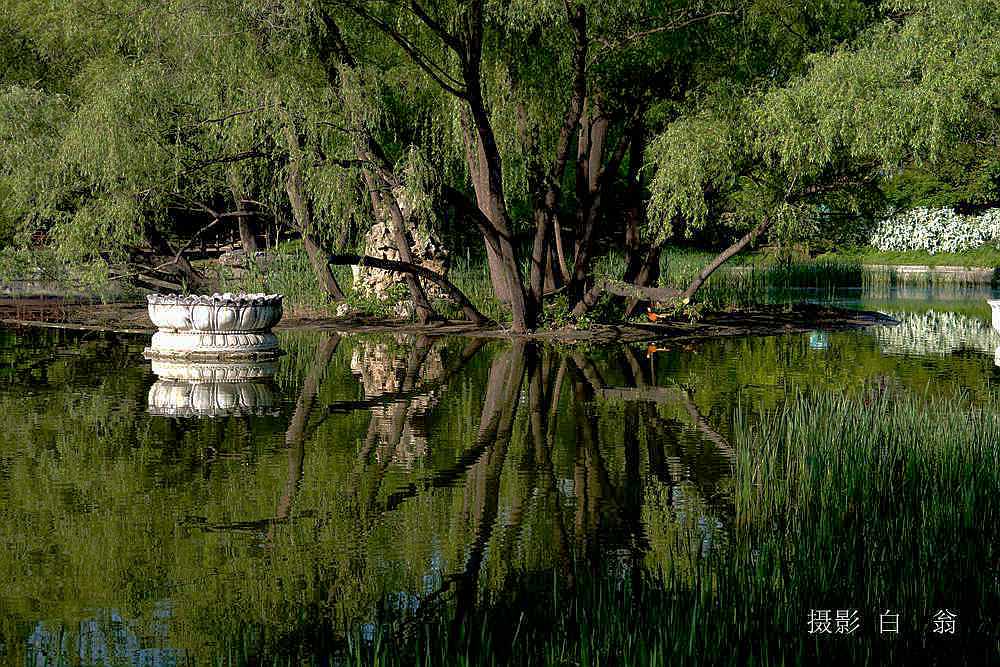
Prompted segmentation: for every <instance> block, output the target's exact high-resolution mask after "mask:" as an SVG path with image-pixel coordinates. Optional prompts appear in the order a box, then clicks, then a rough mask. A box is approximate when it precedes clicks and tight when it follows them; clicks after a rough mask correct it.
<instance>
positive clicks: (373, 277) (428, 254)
mask: <svg viewBox="0 0 1000 667" xmlns="http://www.w3.org/2000/svg"><path fill="white" fill-rule="evenodd" d="M399 199H400V202H401V207H402V209H403V214H404V217H405V220H406V222H405V224H406V233H407V236H408V237H409V238H410V240H411V243H410V253H411V254H412V255H413V261H414V262H415V263H416V264H419V265H420V266H423V267H426V268H428V269H430V270H431V271H434V272H435V273H440V274H442V275H447V274H448V267H449V253H448V251H447V250H446V249H445V247H444V244H443V243H442V242H441V240H440V239H439V238H437V236H435V235H434V233H433V232H431V231H430V230H429V229H428V228H427V226H426V225H423V224H420V223H419V222H418V221H417V220H415V219H414V218H413V216H411V215H410V212H411V211H410V206H408V205H407V203H406V201H405V200H404V198H403V197H399ZM382 218H383V219H381V220H379V221H378V222H376V223H375V224H374V225H372V227H371V229H369V230H368V233H367V234H366V235H365V247H364V254H366V255H370V256H371V257H378V258H379V259H388V260H393V261H397V262H398V261H400V259H401V258H400V256H399V252H398V251H397V250H396V243H395V241H394V240H393V235H392V227H391V224H390V223H389V222H388V221H387V220H386V219H387V216H382ZM420 284H421V285H422V286H423V288H424V291H425V292H426V293H427V298H429V299H431V300H432V301H433V300H435V299H443V300H449V299H450V296H449V295H448V294H447V292H445V291H443V290H442V289H441V288H440V287H438V286H437V285H436V284H435V283H433V282H430V281H428V280H426V279H424V278H420ZM404 285H405V278H404V276H403V274H400V273H395V272H393V271H383V270H382V269H376V268H372V267H370V266H360V267H358V266H356V267H354V287H355V289H356V290H357V291H358V292H359V293H360V294H361V295H363V296H365V297H368V298H372V299H376V300H378V301H390V300H396V299H398V298H399V293H400V291H401V290H400V287H399V286H404ZM404 289H405V288H404ZM404 293H405V292H404ZM407 302H409V299H407Z"/></svg>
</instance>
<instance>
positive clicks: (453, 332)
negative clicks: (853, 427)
mask: <svg viewBox="0 0 1000 667" xmlns="http://www.w3.org/2000/svg"><path fill="white" fill-rule="evenodd" d="M896 323H897V322H896V321H895V320H893V319H892V318H890V317H887V316H886V315H882V314H881V313H875V312H868V311H858V310H844V309H840V308H830V307H826V306H817V305H812V304H801V305H795V306H790V307H785V306H776V307H761V308H756V309H753V310H744V311H739V312H724V313H709V314H707V315H705V317H703V318H702V319H701V320H699V321H698V322H687V321H679V320H677V321H673V320H663V319H662V318H661V319H660V320H659V321H657V322H655V323H654V322H640V323H632V322H628V323H622V324H594V325H591V326H590V327H589V328H587V329H577V328H571V327H567V328H562V329H556V330H546V331H539V332H537V333H534V334H532V335H531V336H530V338H534V339H538V340H549V341H553V342H559V343H588V342H589V343H605V342H626V343H628V342H644V341H654V340H664V339H670V340H678V341H685V340H696V339H703V338H716V337H720V336H742V335H769V334H778V333H794V332H805V331H812V330H816V329H820V330H825V331H835V330H843V329H856V328H861V327H867V326H873V325H892V324H896ZM0 324H3V325H4V326H13V327H16V326H22V327H27V326H34V327H50V328H60V329H77V330H84V331H108V332H113V333H134V334H152V333H153V332H154V331H155V329H154V328H153V326H152V324H151V323H150V321H149V317H148V316H147V313H146V305H145V304H144V303H110V304H92V303H81V302H72V301H67V300H65V299H52V298H33V299H0ZM288 329H312V330H325V331H339V332H344V333H366V332H370V333H376V332H395V333H420V334H425V335H430V336H470V337H477V338H507V337H511V336H512V334H511V333H510V331H509V330H507V329H505V328H503V327H497V326H494V327H487V328H483V327H475V326H472V325H470V324H468V323H466V322H461V321H449V322H442V323H439V324H436V325H433V326H420V325H417V324H415V323H412V322H404V321H400V320H385V319H378V318H358V317H351V318H330V317H321V316H318V315H309V314H299V313H293V312H290V313H286V315H285V317H284V319H282V321H281V323H280V324H279V325H278V326H277V327H276V330H278V331H281V330H288Z"/></svg>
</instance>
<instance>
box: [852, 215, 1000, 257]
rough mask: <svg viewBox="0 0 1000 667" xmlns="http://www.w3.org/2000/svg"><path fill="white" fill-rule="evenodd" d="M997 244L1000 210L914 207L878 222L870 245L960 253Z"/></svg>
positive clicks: (999, 234) (999, 228) (999, 233)
mask: <svg viewBox="0 0 1000 667" xmlns="http://www.w3.org/2000/svg"><path fill="white" fill-rule="evenodd" d="M998 241H1000V208H994V209H990V210H988V211H986V212H985V213H983V214H981V215H962V214H960V213H956V212H955V211H953V210H951V209H950V208H939V209H930V208H915V209H913V210H910V211H906V212H904V213H900V214H899V215H894V216H892V217H890V218H885V219H884V220H880V221H879V222H878V223H876V225H875V230H874V231H873V232H872V235H871V239H870V243H871V245H872V246H873V247H875V248H877V249H879V250H926V251H927V252H929V253H930V254H932V255H933V254H935V253H939V252H961V251H963V250H970V249H972V248H978V247H980V246H984V245H986V244H989V243H993V244H996V243H997V242H998Z"/></svg>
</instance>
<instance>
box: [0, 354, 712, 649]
mask: <svg viewBox="0 0 1000 667" xmlns="http://www.w3.org/2000/svg"><path fill="white" fill-rule="evenodd" d="M293 343H294V341H293ZM292 348H293V349H292V354H290V355H289V357H288V358H287V359H285V360H283V361H282V364H283V368H282V370H281V371H280V372H279V373H278V376H277V377H278V385H279V386H280V387H281V389H282V390H283V391H284V392H285V394H286V397H287V396H288V390H289V389H292V388H294V389H293V391H294V392H295V393H294V394H292V397H293V398H294V403H291V402H289V403H287V405H288V409H287V410H285V411H283V413H282V416H280V417H273V416H267V415H265V416H261V415H249V414H243V415H240V414H232V415H226V416H224V417H220V418H218V419H215V420H212V419H205V418H202V419H193V418H189V419H180V418H169V419H168V418H164V417H160V416H156V415H149V414H143V412H142V410H141V407H142V404H143V401H126V402H125V403H122V400H123V398H124V397H125V396H128V395H135V396H141V395H142V383H144V382H148V380H146V379H145V378H146V377H148V376H146V375H144V374H143V371H142V370H141V369H131V370H129V371H128V372H129V373H132V374H134V376H135V377H133V378H132V380H130V381H129V382H125V383H122V382H120V381H116V382H109V383H105V384H101V385H99V386H97V387H96V388H95V387H94V386H90V387H89V388H88V389H86V391H83V392H81V391H80V388H79V386H78V384H79V381H82V382H85V383H86V382H91V383H92V380H90V379H87V380H84V379H83V378H82V377H81V378H80V379H79V381H77V382H76V383H74V382H65V383H58V382H52V383H50V385H48V386H46V387H45V388H44V389H43V393H47V398H46V401H45V402H41V401H38V402H35V403H30V402H29V403H28V404H26V405H23V406H20V410H21V414H22V417H23V415H24V414H25V413H29V412H30V413H31V415H32V416H31V418H32V419H35V420H37V419H38V418H39V414H38V413H43V412H44V411H45V410H47V409H52V408H54V407H56V406H57V405H58V404H59V403H60V402H63V403H65V402H70V403H74V404H79V403H80V401H81V400H83V401H89V402H90V407H91V408H93V412H92V413H86V412H85V411H81V410H76V411H75V412H74V413H73V414H72V416H71V422H70V423H66V424H63V425H62V426H63V429H64V430H63V431H62V432H61V433H60V432H57V431H34V432H32V433H30V434H29V433H25V434H23V436H24V437H23V440H22V441H21V443H20V449H19V450H18V451H19V452H20V454H17V453H16V452H8V453H7V454H5V455H4V456H0V459H2V458H4V457H6V458H8V459H9V458H10V457H11V456H14V458H15V459H16V460H19V459H17V457H25V459H26V460H28V459H31V457H34V458H35V460H37V459H38V456H40V455H43V453H44V451H46V450H47V449H51V447H52V446H53V444H54V442H55V440H57V439H58V438H60V437H62V438H65V437H70V438H78V439H79V442H80V443H83V442H84V441H86V442H88V446H89V447H91V450H90V454H88V455H87V457H86V458H75V459H72V458H71V459H62V460H56V461H53V465H55V466H57V467H56V468H55V469H54V471H52V476H50V477H48V478H45V479H39V478H38V471H37V469H34V470H33V469H31V468H30V466H29V467H22V468H20V469H19V471H18V472H17V474H16V475H15V477H16V478H17V481H16V482H15V485H16V484H17V483H22V482H23V483H24V484H28V483H32V482H34V483H38V484H42V485H51V484H54V483H57V482H58V484H60V485H61V488H63V489H64V491H63V492H62V495H61V496H59V495H58V494H57V495H55V496H52V497H51V498H50V499H49V500H47V501H46V504H45V506H44V508H41V509H39V508H38V507H31V506H30V504H29V500H30V498H31V497H32V494H31V492H30V491H29V489H28V488H27V487H25V488H15V489H14V490H15V493H14V497H13V505H12V506H10V507H8V508H7V510H6V513H7V514H6V516H8V517H13V518H15V519H16V520H15V521H14V522H13V523H12V524H11V531H14V530H17V529H18V528H17V527H18V526H20V528H21V529H22V530H23V529H24V528H25V527H26V526H31V525H35V526H39V525H43V524H47V525H54V524H61V525H64V526H67V527H68V528H69V530H63V531H57V532H55V533H52V532H45V531H35V532H34V533H32V534H31V535H30V536H29V537H24V536H23V535H22V536H20V537H19V538H18V539H20V540H21V541H26V544H25V548H24V550H23V551H21V552H14V551H12V552H9V553H8V555H7V556H6V559H5V560H6V561H7V562H6V564H5V567H4V571H5V575H4V576H9V574H10V573H13V572H14V571H17V568H18V567H22V566H24V565H25V561H24V560H23V559H21V557H20V556H18V555H17V553H25V554H49V556H44V557H41V561H40V565H36V566H35V567H34V568H23V567H22V569H21V570H20V571H21V572H25V571H30V572H31V573H32V574H29V575H27V577H26V578H25V579H24V581H22V585H21V587H20V589H19V591H18V592H17V593H15V595H24V596H26V597H23V598H22V599H21V600H20V602H22V603H23V602H26V601H27V600H29V599H42V598H44V596H41V594H40V591H42V590H46V589H45V586H44V584H43V582H42V580H43V579H45V578H46V577H50V576H51V573H52V572H54V571H55V570H54V568H55V563H56V562H57V561H63V562H64V564H63V565H62V566H60V567H59V571H60V573H61V574H60V576H61V578H62V582H61V584H62V585H61V587H60V590H61V591H62V592H61V593H60V594H59V595H57V596H55V597H54V598H50V600H51V602H49V603H47V604H46V605H44V610H38V611H42V614H43V615H42V618H45V619H47V620H46V624H45V626H44V627H45V628H46V630H45V631H46V632H47V633H49V634H51V633H52V632H55V631H56V630H54V629H53V628H61V630H60V632H65V633H68V634H69V635H75V634H78V633H77V632H76V629H78V628H79V627H83V626H82V625H80V623H84V624H85V623H86V622H88V618H91V617H90V616H88V615H87V614H86V613H84V614H82V615H80V614H78V612H76V611H74V610H77V609H87V608H89V609H95V608H104V609H121V610H122V611H121V612H118V611H116V612H114V613H115V614H119V613H121V614H122V615H125V614H126V613H127V612H126V610H131V611H130V612H128V613H132V614H133V615H135V616H136V618H137V620H136V621H135V623H133V622H132V621H129V622H128V623H130V624H132V625H135V624H138V626H141V625H142V622H141V619H143V618H146V619H149V618H155V614H153V615H152V616H150V614H152V612H151V611H149V610H144V608H145V605H147V604H148V603H147V602H145V600H151V599H161V600H162V599H169V600H170V605H171V609H172V610H173V611H174V613H175V615H176V618H175V620H174V621H173V623H172V625H171V637H170V638H169V639H168V640H167V644H168V645H170V646H172V647H175V648H176V649H177V650H178V651H182V652H184V654H185V655H210V654H211V653H212V651H213V650H214V649H213V648H212V647H213V646H217V645H219V644H220V643H221V644H224V643H225V642H226V641H228V638H230V637H232V636H236V635H239V633H240V632H242V630H241V627H243V628H245V627H251V628H257V630H254V634H253V636H254V637H255V639H254V640H253V641H252V642H250V645H249V647H248V648H247V650H249V652H250V653H251V654H252V653H255V652H257V653H260V654H261V655H264V654H267V653H269V652H270V651H274V650H277V647H284V648H281V650H282V651H284V650H290V649H289V647H290V646H292V645H295V646H299V648H296V649H295V652H297V651H299V650H306V649H305V648H304V647H306V646H308V647H309V648H308V650H310V651H319V652H323V651H324V650H335V647H336V646H337V645H338V642H339V641H342V640H345V639H346V638H347V637H349V636H351V635H352V634H353V633H356V632H358V631H359V628H369V630H370V629H371V628H372V627H373V625H372V624H373V623H374V624H376V625H378V626H379V627H382V628H396V630H395V631H397V632H404V633H405V632H406V631H407V628H412V627H415V624H416V623H418V622H419V621H420V620H421V619H422V618H426V617H427V615H429V614H434V613H437V611H443V610H450V611H451V612H452V613H451V615H450V618H451V619H452V624H453V625H452V628H453V632H455V633H459V632H460V629H461V627H462V625H463V622H464V621H465V620H466V619H467V618H469V617H470V615H472V614H474V613H475V611H476V609H477V607H478V605H480V604H481V603H482V602H483V601H484V600H487V599H491V598H493V597H495V596H497V595H501V594H502V593H503V591H505V590H511V589H513V588H518V587H521V586H529V587H530V586H532V585H534V584H532V583H531V582H532V581H536V580H538V581H545V580H548V581H551V577H552V575H553V574H555V575H556V576H557V577H558V578H559V579H560V581H562V582H563V583H562V584H560V585H566V586H569V587H572V586H573V582H574V578H575V577H577V576H579V574H580V573H584V572H590V573H592V574H600V573H601V572H604V571H606V570H607V568H608V567H612V569H615V570H618V571H620V573H625V572H627V573H629V576H638V574H639V573H640V571H641V569H642V567H643V561H644V559H645V558H646V557H647V556H648V554H649V552H650V550H651V549H652V548H654V547H655V545H654V544H652V543H651V542H650V540H649V539H648V536H647V531H646V527H645V524H646V518H647V517H648V516H649V512H648V511H647V510H646V509H644V508H646V506H647V505H649V502H650V498H656V499H664V498H665V499H669V502H670V503H672V502H673V501H674V499H676V498H679V497H681V496H682V495H683V496H685V497H690V494H691V493H692V492H694V493H695V497H696V498H700V496H701V495H702V494H703V493H704V490H705V489H713V488H714V486H715V484H716V483H717V482H718V481H719V480H722V479H725V476H726V473H725V470H726V469H727V467H728V466H727V465H726V464H725V461H726V457H728V456H729V455H730V454H731V450H730V449H729V446H728V444H726V441H725V438H724V437H723V436H722V435H721V434H720V433H718V432H717V431H715V430H713V428H712V427H711V426H710V425H709V424H708V422H707V421H706V420H705V419H704V418H703V417H702V416H701V415H700V414H699V413H698V409H697V407H696V406H695V405H694V403H693V402H692V401H691V400H690V397H689V396H688V395H687V394H686V393H685V391H683V390H682V389H680V388H676V387H675V388H664V387H657V386H656V384H655V378H654V377H652V375H651V373H650V369H649V368H648V367H646V366H644V365H643V364H641V363H639V361H638V359H637V357H636V355H635V353H634V352H633V351H632V350H629V349H627V348H625V349H622V350H618V351H617V352H616V353H615V354H612V355H603V356H600V355H598V356H594V357H591V356H588V355H584V354H582V353H574V354H567V353H564V352H560V351H558V350H556V349H554V348H550V347H547V346H544V345H538V344H533V343H525V342H516V341H515V342H512V343H498V342H490V343H487V342H485V341H479V340H472V341H469V340H460V341H456V340H442V339H432V338H429V337H426V336H417V337H411V338H406V339H394V340H390V341H388V342H387V341H384V340H369V339H366V338H363V337H362V338H355V337H342V336H340V335H337V334H324V335H323V336H322V337H319V338H318V339H313V340H304V339H303V340H300V341H299V342H298V344H293V345H292ZM44 352H45V353H47V351H44ZM80 362H81V363H85V364H87V365H88V366H92V365H93V364H94V363H95V360H94V359H93V358H91V357H88V356H87V355H81V358H80ZM46 363H47V362H46ZM104 372H105V373H110V369H106V370H105V371H104ZM606 376H607V377H613V378H614V380H613V381H606V380H605V379H604V378H605V377H606ZM108 377H109V378H110V377H111V376H110V375H109V376H108ZM146 386H148V384H147V385H146ZM81 397H84V398H81ZM106 406H114V407H112V409H111V411H110V412H109V411H108V410H107V409H105V407H106ZM685 420H686V421H687V422H688V424H687V425H686V426H685V425H684V421H685ZM126 421H130V422H132V425H131V427H130V428H128V429H126V430H119V428H118V427H119V426H121V425H122V424H123V423H124V422H126ZM692 433H701V434H702V435H703V436H704V437H703V438H700V439H699V442H700V443H701V444H700V445H698V447H695V448H692V447H691V446H690V444H691V434H692ZM96 434H100V436H97V435H96ZM192 444H193V445H194V446H195V449H194V452H201V454H200V455H197V454H196V455H195V457H194V458H191V454H192V452H191V450H190V447H191V445H192ZM80 447H82V444H81V445H78V446H77V448H78V449H79V448H80ZM137 447H138V448H140V449H141V450H143V451H156V452H159V453H158V454H156V455H154V456H149V455H144V457H140V458H139V459H136V458H135V457H133V456H131V455H130V453H129V452H130V451H135V448H137ZM81 451H82V450H81ZM706 456H707V457H708V458H709V459H711V460H713V461H715V463H714V464H713V465H709V466H707V467H706V466H705V465H704V460H701V459H702V458H703V457H706ZM720 461H721V462H722V464H721V465H720V463H719V462H720ZM178 464H181V467H178ZM18 465H20V464H19V463H15V466H18ZM109 465H110V466H114V467H115V469H116V470H117V471H118V472H117V473H116V475H124V476H125V477H126V478H129V479H130V483H129V484H122V483H121V482H120V481H119V480H120V479H124V478H122V477H116V476H114V475H108V474H107V470H108V466H109ZM705 471H708V474H707V476H705V475H704V474H703V473H704V472H705ZM699 476H701V477H700V478H699ZM56 477H59V480H56V479H55V478H56ZM164 478H170V479H172V480H173V481H172V482H171V484H170V485H169V486H166V487H165V486H164V485H163V484H162V483H161V482H160V481H159V480H162V479H164ZM692 478H699V479H698V485H697V486H694V485H692V484H691V483H690V480H691V479H692ZM60 480H61V481H60ZM678 485H682V486H684V487H685V490H684V491H683V492H682V493H681V494H678V493H675V492H673V491H671V490H670V489H671V488H675V487H678ZM83 488H85V489H86V490H84V491H81V490H80V489H83ZM651 488H655V489H657V490H656V491H655V492H654V493H652V494H651V493H650V489H651ZM678 488H679V487H678ZM72 489H76V490H75V491H72ZM69 491H72V492H69ZM89 493H94V494H95V495H94V496H93V497H90V499H89V500H88V501H87V502H88V503H89V505H88V506H89V507H93V508H97V509H98V510H101V509H102V508H105V507H106V508H107V510H108V511H97V512H94V511H88V512H86V513H85V514H82V515H80V514H78V513H77V509H76V508H75V506H74V500H73V499H74V498H76V500H77V501H79V496H80V495H81V494H84V495H86V494H89ZM709 495H710V496H711V501H710V502H704V501H702V500H700V499H699V500H698V501H697V503H696V505H698V507H700V508H701V509H697V510H695V511H697V512H702V513H706V512H707V513H708V514H707V515H706V516H712V517H716V516H717V517H719V518H718V519H716V518H713V519H711V522H712V523H713V525H715V524H718V525H720V526H721V525H723V523H724V516H725V513H726V512H727V511H728V510H727V501H725V499H724V496H718V495H717V494H714V493H711V494H709ZM60 498H61V499H60ZM268 498H270V500H268ZM19 502H20V504H18V503H19ZM143 505H145V506H151V505H155V506H156V507H158V509H157V510H156V511H155V513H154V515H152V516H150V515H149V514H148V512H149V510H146V509H143ZM268 505H270V509H268ZM661 509H662V508H661ZM139 526H146V527H145V528H142V529H141V531H140V529H139ZM81 533H87V534H93V535H97V536H98V537H97V538H95V539H94V540H92V541H91V543H90V545H89V547H88V548H89V549H90V550H91V551H92V552H93V553H91V558H93V559H95V560H96V561H98V562H100V561H104V560H108V559H113V558H122V559H124V562H122V563H121V564H120V567H116V568H112V570H111V571H107V572H105V573H104V574H102V575H99V574H97V572H96V571H95V569H94V568H93V567H87V566H86V565H85V564H84V563H83V562H82V561H79V560H78V559H77V558H76V555H77V552H79V551H80V550H81V544H80V543H79V542H77V541H74V540H76V537H74V535H76V534H81ZM122 545H128V549H127V553H124V554H122V555H121V556H118V555H116V554H121V553H122ZM34 558H37V556H35V557H34ZM76 563H79V564H78V565H77V564H76ZM609 563H610V564H611V565H610V566H609ZM622 568H624V569H622ZM95 577H100V578H101V579H102V583H104V584H105V585H106V587H105V588H103V589H100V588H98V589H95V582H96V580H95ZM136 578H138V580H140V581H143V586H142V588H143V589H144V592H143V593H142V594H141V595H140V596H139V597H138V598H137V597H135V594H136V593H135V592H134V589H135V586H133V585H131V584H129V583H128V582H129V581H131V580H134V579H136ZM32 590H34V591H35V593H31V591H32ZM97 590H101V592H100V594H97V593H96V592H97ZM21 591H23V592H21ZM8 595H9V594H8ZM37 596H40V597H37ZM60 596H61V597H60ZM157 596H158V597H157ZM18 606H23V605H15V607H18ZM31 606H32V607H33V606H34V605H31ZM37 613H38V612H37V611H36V612H32V613H26V614H24V613H15V614H14V615H13V616H11V617H9V618H8V619H6V621H5V624H6V628H7V630H10V629H11V626H10V623H14V626H15V627H19V628H21V630H19V631H18V634H19V635H20V636H21V637H22V639H21V640H18V641H9V639H10V637H8V636H4V637H2V638H3V639H4V640H5V642H4V643H5V645H6V646H18V645H20V646H22V647H24V648H25V650H28V651H29V652H32V651H34V650H35V649H33V648H32V646H33V645H29V644H27V643H26V640H25V639H23V638H25V637H27V636H28V634H30V632H26V631H25V630H26V629H27V628H28V627H29V626H32V624H33V623H37V618H38V616H34V619H35V620H33V618H32V616H33V614H37ZM74 619H75V620H74ZM149 622H152V621H149V620H147V621H146V623H149ZM53 624H55V625H53ZM63 624H65V625H63ZM132 625H129V627H132ZM119 634H120V633H119ZM363 634H364V633H363ZM5 635H6V632H5ZM46 636H48V635H46ZM116 636H117V635H115V634H114V633H111V634H108V635H107V637H106V641H107V642H110V643H112V644H113V643H114V641H115V637H116ZM122 636H124V635H122ZM130 636H131V635H130ZM73 641H77V640H73ZM80 641H82V639H81V640H80ZM123 641H124V640H123ZM126 643H127V642H126ZM48 644H51V642H48V643H47V646H48ZM67 646H68V645H67ZM129 646H131V645H129ZM324 646H325V647H326V649H324ZM35 648H38V647H37V646H36V647H35ZM133 648H134V647H133ZM49 650H51V646H49V648H47V649H46V651H49ZM60 650H62V649H60ZM102 650H103V649H102ZM116 650H123V651H126V653H128V651H131V649H130V648H129V647H128V646H126V647H124V648H123V647H119V648H118V649H116V648H114V647H109V648H108V649H107V652H108V653H107V654H108V655H118V653H115V651H116ZM133 653H134V652H133ZM171 655H173V654H171Z"/></svg>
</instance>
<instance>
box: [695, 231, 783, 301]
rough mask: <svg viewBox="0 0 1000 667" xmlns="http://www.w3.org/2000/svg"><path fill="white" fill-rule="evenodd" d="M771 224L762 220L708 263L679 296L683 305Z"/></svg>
mask: <svg viewBox="0 0 1000 667" xmlns="http://www.w3.org/2000/svg"><path fill="white" fill-rule="evenodd" d="M772 222H773V219H772V218H764V220H763V221H762V222H761V223H760V224H758V225H757V226H756V227H754V228H753V229H751V230H750V231H749V232H747V233H746V235H745V236H744V237H743V238H741V239H740V240H739V241H737V242H736V243H734V244H733V245H731V246H729V247H728V248H726V249H725V250H723V251H722V252H720V253H719V254H718V255H717V256H716V258H715V259H713V260H712V261H711V262H709V264H708V266H706V267H705V268H704V269H702V270H701V273H699V274H698V276H697V277H696V278H695V279H694V280H692V281H691V284H690V285H688V287H687V289H686V290H684V292H683V293H682V294H681V298H682V299H683V301H684V303H690V301H691V297H693V296H694V295H695V293H696V292H697V291H698V290H699V289H701V286H702V285H704V284H705V281H706V280H708V278H709V276H711V275H712V274H713V273H715V270H716V269H718V268H719V267H720V266H722V265H723V264H725V263H726V262H727V261H728V260H729V259H730V258H731V257H732V256H733V255H736V254H737V253H739V252H740V251H741V250H743V249H744V248H746V247H747V246H748V245H750V244H751V243H753V242H754V241H756V240H757V237H758V236H760V235H761V234H762V233H763V232H764V231H765V230H766V229H767V228H768V227H770V226H771V223H772Z"/></svg>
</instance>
